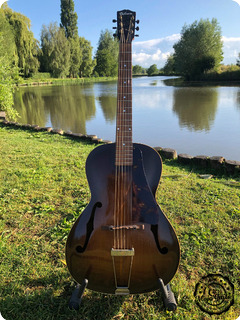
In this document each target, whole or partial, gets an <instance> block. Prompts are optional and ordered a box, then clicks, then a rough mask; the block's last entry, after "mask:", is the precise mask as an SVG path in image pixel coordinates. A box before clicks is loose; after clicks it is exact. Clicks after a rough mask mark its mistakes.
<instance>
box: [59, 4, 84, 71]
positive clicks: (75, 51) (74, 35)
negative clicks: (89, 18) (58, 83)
mask: <svg viewBox="0 0 240 320" xmlns="http://www.w3.org/2000/svg"><path fill="white" fill-rule="evenodd" d="M77 20H78V16H77V13H76V12H75V11H74V1H73V0H61V24H60V26H61V28H63V29H64V31H65V35H66V38H67V39H68V41H69V45H70V69H69V75H70V77H77V75H78V71H79V68H80V64H81V58H82V57H81V51H80V47H79V37H78V27H77Z"/></svg>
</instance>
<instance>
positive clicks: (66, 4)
mask: <svg viewBox="0 0 240 320" xmlns="http://www.w3.org/2000/svg"><path fill="white" fill-rule="evenodd" d="M77 19H78V16H77V13H76V12H74V2H73V0H61V25H60V26H61V27H62V28H64V30H65V35H66V37H67V39H68V38H74V36H77V35H78V27H77Z"/></svg>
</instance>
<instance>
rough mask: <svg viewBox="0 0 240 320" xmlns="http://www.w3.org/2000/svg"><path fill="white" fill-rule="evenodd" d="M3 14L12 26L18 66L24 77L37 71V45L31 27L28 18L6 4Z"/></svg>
mask: <svg viewBox="0 0 240 320" xmlns="http://www.w3.org/2000/svg"><path fill="white" fill-rule="evenodd" d="M4 14H5V17H6V19H7V20H8V21H9V24H10V25H11V26H12V30H13V33H14V38H15V44H16V48H17V54H18V66H19V69H20V71H21V72H22V73H23V75H24V76H25V77H28V76H30V75H31V74H33V73H35V72H37V71H38V68H39V61H38V58H37V56H38V52H39V47H38V43H37V40H36V39H35V38H34V35H33V33H32V31H31V30H30V28H31V22H30V20H29V19H28V18H27V17H26V16H24V15H23V14H21V13H18V12H14V11H13V10H11V9H10V8H8V7H7V6H5V7H4Z"/></svg>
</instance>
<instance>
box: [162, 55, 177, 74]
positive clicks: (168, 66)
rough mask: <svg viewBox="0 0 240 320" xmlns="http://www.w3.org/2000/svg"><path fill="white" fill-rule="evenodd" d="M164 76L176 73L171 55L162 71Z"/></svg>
mask: <svg viewBox="0 0 240 320" xmlns="http://www.w3.org/2000/svg"><path fill="white" fill-rule="evenodd" d="M162 71H163V72H164V73H165V74H173V73H175V72H176V67H175V59H174V55H173V54H171V55H170V56H169V57H168V58H167V61H166V63H165V65H164V67H163V69H162Z"/></svg>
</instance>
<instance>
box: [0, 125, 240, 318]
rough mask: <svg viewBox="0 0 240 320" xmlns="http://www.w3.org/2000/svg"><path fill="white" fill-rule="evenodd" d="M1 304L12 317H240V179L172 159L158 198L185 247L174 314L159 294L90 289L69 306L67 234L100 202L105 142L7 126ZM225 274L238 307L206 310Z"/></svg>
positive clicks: (0, 224)
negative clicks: (94, 162) (212, 280)
mask: <svg viewBox="0 0 240 320" xmlns="http://www.w3.org/2000/svg"><path fill="white" fill-rule="evenodd" d="M0 147H1V160H0V161H1V163H0V174H1V185H0V195H1V196H0V217H1V219H0V228H1V234H2V238H1V247H0V253H1V261H2V263H1V266H0V270H1V275H2V276H1V280H0V282H1V297H2V299H1V302H0V310H1V313H2V316H3V317H4V318H5V319H7V320H11V319H18V320H23V319H24V320H30V319H31V320H33V319H38V320H41V319H42V320H43V319H44V320H45V319H50V318H51V319H53V318H54V319H55V318H56V319H59V320H61V319H62V320H65V319H70V318H74V319H79V320H80V319H109V320H110V319H120V318H122V319H169V320H170V319H193V318H196V319H203V318H204V319H205V320H210V319H229V320H230V319H231V320H232V319H236V318H237V317H238V316H239V313H240V309H239V305H240V288H239V283H238V279H239V268H238V264H239V261H238V260H239V259H238V257H239V254H240V248H239V245H238V239H239V236H240V232H239V218H240V211H239V208H240V188H239V179H233V178H230V177H226V176H222V177H221V176H214V177H212V178H211V179H203V177H202V174H203V171H202V170H198V168H197V167H194V168H192V167H190V166H182V165H180V164H178V163H177V161H176V160H164V163H163V177H162V179H161V184H160V186H159V188H158V191H157V195H156V198H157V202H158V203H159V204H160V206H161V208H162V209H163V211H164V212H165V213H166V215H167V217H168V218H169V220H170V221H171V223H172V225H173V226H174V228H175V230H176V233H177V235H178V238H179V241H180V245H181V252H182V253H181V262H180V267H179V270H178V272H177V274H176V276H175V277H174V279H173V280H172V282H171V286H172V289H173V291H174V293H175V296H176V299H177V301H178V309H177V311H176V312H175V313H172V312H166V311H164V306H163V303H162V299H161V297H160V296H159V294H158V293H156V292H153V293H150V294H144V295H137V296H127V297H114V296H105V295H101V294H98V293H93V292H91V291H89V290H87V291H86V294H85V295H84V298H83V301H82V305H81V308H80V310H79V311H77V312H76V311H71V310H69V308H68V300H69V298H70V295H71V292H72V290H73V282H72V278H71V277H70V275H69V272H68V270H67V268H66V265H65V262H64V259H65V256H64V250H65V249H64V247H65V242H66V237H67V234H68V232H69V230H70V228H71V226H72V224H73V222H74V221H75V220H76V218H77V217H78V216H79V214H80V213H81V212H82V210H83V209H84V208H85V206H86V205H87V203H88V202H89V199H90V192H89V188H88V184H87V180H86V176H85V161H86V157H87V155H88V154H89V152H90V151H91V150H93V149H94V148H95V147H96V145H95V144H93V143H89V142H88V141H81V142H80V141H79V140H75V139H73V138H70V137H68V136H65V135H64V136H62V135H60V134H50V133H48V132H40V131H34V130H23V129H22V128H20V127H10V126H3V125H0ZM212 273H218V274H219V273H220V274H222V275H223V276H225V277H228V278H229V280H230V281H231V282H232V283H233V285H234V288H235V302H234V305H233V306H232V307H231V308H230V310H228V311H227V312H226V313H223V314H222V315H215V316H214V315H213V316H210V315H208V314H207V313H205V312H202V311H201V310H200V309H199V307H198V306H197V304H196V302H195V300H194V290H195V286H196V284H197V283H198V282H199V280H200V279H201V278H202V277H203V276H206V275H207V274H212Z"/></svg>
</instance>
